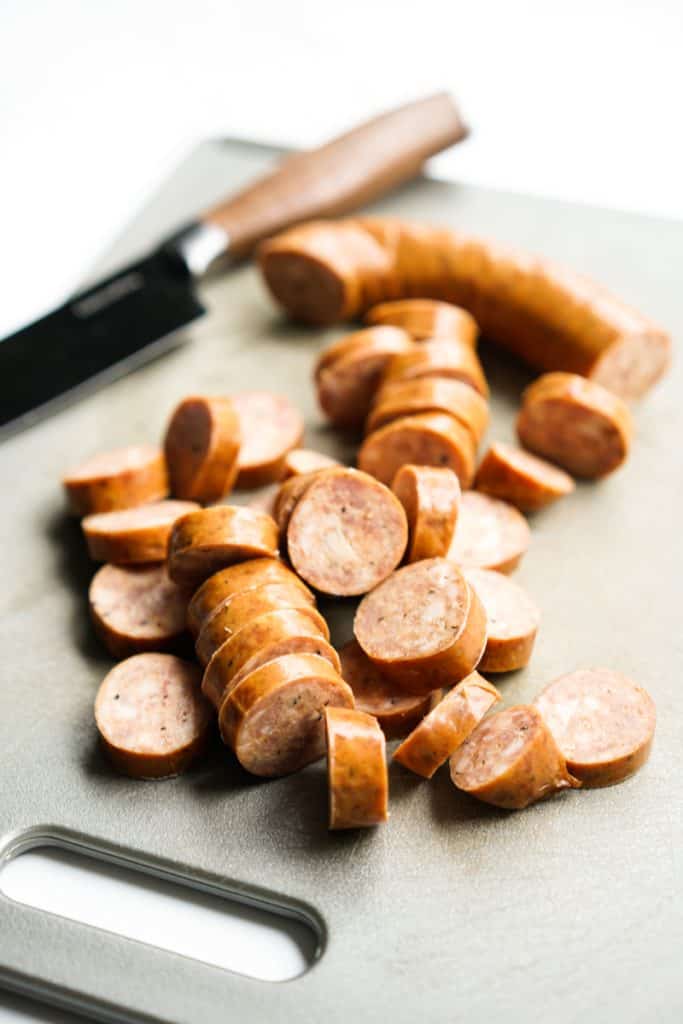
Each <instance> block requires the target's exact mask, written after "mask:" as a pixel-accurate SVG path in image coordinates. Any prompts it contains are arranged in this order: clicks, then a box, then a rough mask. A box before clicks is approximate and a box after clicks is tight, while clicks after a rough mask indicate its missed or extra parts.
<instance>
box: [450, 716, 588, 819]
mask: <svg viewBox="0 0 683 1024" xmlns="http://www.w3.org/2000/svg"><path fill="white" fill-rule="evenodd" d="M451 779H452V780H453V783H454V784H455V785H456V786H457V787H458V789H462V790H464V791H465V792H466V793H469V794H470V795H471V796H474V797H476V798H477V799H478V800H483V801H484V803H487V804H493V805H494V806H495V807H502V808H504V809H505V810H508V811H516V810H522V808H524V807H528V806H529V804H532V803H534V802H535V801H536V800H544V799H546V798H547V797H549V796H552V795H553V794H554V793H557V792H559V791H560V790H562V789H569V788H572V789H575V788H577V787H579V786H580V785H581V783H580V782H579V781H578V780H577V779H575V778H574V777H573V776H572V775H570V774H569V772H568V771H567V765H566V762H565V759H564V757H563V756H562V754H561V753H560V751H559V749H558V747H557V744H556V743H555V740H554V739H553V736H552V733H551V732H550V730H549V729H548V727H547V725H546V724H545V722H544V720H543V717H542V716H541V714H540V713H539V711H538V709H537V708H534V707H527V706H525V705H517V706H515V707H511V708H506V709H505V711H500V712H499V713H498V714H497V715H491V717H490V718H486V719H485V720H484V721H483V722H482V723H481V724H480V725H479V726H477V728H476V729H475V730H474V732H473V733H472V734H471V735H470V736H469V738H468V739H467V740H465V742H464V743H463V745H462V746H461V747H460V749H459V750H458V751H456V753H455V754H454V755H453V757H452V758H451Z"/></svg>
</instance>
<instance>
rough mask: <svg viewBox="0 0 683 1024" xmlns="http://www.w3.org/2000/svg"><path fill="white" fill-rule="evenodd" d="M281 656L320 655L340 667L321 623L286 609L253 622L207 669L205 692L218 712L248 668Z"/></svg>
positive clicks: (223, 647) (337, 667)
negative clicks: (235, 683)
mask: <svg viewBox="0 0 683 1024" xmlns="http://www.w3.org/2000/svg"><path fill="white" fill-rule="evenodd" d="M281 654H317V655H318V656H319V657H321V658H325V659H326V660H327V661H329V663H330V664H331V665H332V666H333V668H335V669H336V670H337V671H339V668H340V664H339V657H338V655H337V652H336V651H335V650H334V648H333V647H330V645H329V643H328V642H327V640H325V637H324V635H323V633H322V632H321V626H320V624H319V623H318V622H316V621H315V620H314V619H313V618H311V616H310V615H306V614H304V613H303V612H302V610H301V609H298V608H287V609H282V610H280V611H275V612H267V613H266V614H265V615H260V616H259V617H258V618H257V619H252V621H251V622H248V623H247V624H246V625H244V626H242V628H241V629H240V630H238V631H237V633H234V634H233V635H232V636H231V637H230V638H229V639H228V640H226V641H225V643H224V644H223V645H222V646H221V647H219V648H218V650H217V651H216V653H215V654H214V655H213V657H212V658H211V661H210V662H209V663H208V665H207V666H206V669H205V672H204V677H203V679H202V691H203V693H204V694H205V696H206V697H208V699H209V700H210V701H211V703H212V704H214V705H215V706H216V708H217V709H218V708H220V706H221V704H222V703H223V700H224V698H225V695H226V694H227V693H228V691H229V690H230V689H231V688H232V686H233V681H234V680H235V679H236V678H237V676H238V675H241V674H242V672H243V670H245V669H246V668H247V666H248V665H251V666H252V667H253V668H256V667H258V666H259V665H263V664H265V663H266V661H273V660H274V659H275V658H279V657H280V655H281Z"/></svg>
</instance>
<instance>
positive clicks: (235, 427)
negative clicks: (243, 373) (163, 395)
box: [164, 395, 241, 504]
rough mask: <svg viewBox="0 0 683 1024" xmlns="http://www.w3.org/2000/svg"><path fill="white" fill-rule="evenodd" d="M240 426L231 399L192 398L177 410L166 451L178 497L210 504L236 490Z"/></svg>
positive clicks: (195, 396) (173, 489)
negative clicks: (234, 487) (234, 486)
mask: <svg viewBox="0 0 683 1024" xmlns="http://www.w3.org/2000/svg"><path fill="white" fill-rule="evenodd" d="M240 443H241V435H240V423H239V419H238V418H237V413H236V411H235V408H234V406H233V404H232V402H231V401H230V399H229V398H223V397H215V398H209V397H206V396H202V395H192V396H191V397H189V398H185V399H184V400H183V401H182V402H181V403H180V404H179V405H178V406H176V408H175V409H174V411H173V414H172V416H171V419H170V420H169V424H168V427H167V428H166V436H165V439H164V452H165V454H166V463H167V465H168V472H169V476H170V479H171V491H172V493H173V495H174V496H175V497H176V498H183V499H185V500H188V501H198V502H201V503H202V504H208V503H209V502H212V501H218V500H219V498H222V497H223V495H224V494H228V492H229V491H230V490H231V489H232V486H233V484H234V482H235V478H236V476H237V457H238V455H239V450H240Z"/></svg>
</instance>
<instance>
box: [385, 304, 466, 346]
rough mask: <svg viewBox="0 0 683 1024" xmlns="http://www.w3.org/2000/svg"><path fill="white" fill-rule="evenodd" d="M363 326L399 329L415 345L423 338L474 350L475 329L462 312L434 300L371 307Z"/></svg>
mask: <svg viewBox="0 0 683 1024" xmlns="http://www.w3.org/2000/svg"><path fill="white" fill-rule="evenodd" d="M365 322H366V323H367V324H392V325H393V326H394V327H402V328H403V330H404V331H407V332H408V334H410V336H411V337H412V338H414V339H415V341H424V340H425V339H427V338H458V339H459V340H460V341H464V342H466V343H467V344H468V345H471V346H472V348H476V345H477V338H478V335H479V328H478V327H477V323H476V321H475V319H474V317H472V316H471V315H470V314H469V313H468V312H467V310H466V309H462V308H461V307H460V306H454V305H453V304H452V303H450V302H437V301H435V300H434V299H396V300H394V301H393V302H382V303H380V304H379V306H373V307H372V309H369V310H368V311H367V313H366V314H365Z"/></svg>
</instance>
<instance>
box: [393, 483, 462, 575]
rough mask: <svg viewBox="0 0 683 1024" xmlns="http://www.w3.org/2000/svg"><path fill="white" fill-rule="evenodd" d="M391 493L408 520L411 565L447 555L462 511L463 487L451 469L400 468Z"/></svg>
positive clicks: (408, 558)
mask: <svg viewBox="0 0 683 1024" xmlns="http://www.w3.org/2000/svg"><path fill="white" fill-rule="evenodd" d="M391 489H392V491H393V492H394V494H395V495H396V497H397V498H398V500H399V501H400V502H401V504H402V505H403V507H404V509H405V511H406V516H407V517H408V532H409V535H410V541H409V544H408V554H407V561H408V562H419V561H420V560H421V559H423V558H436V557H439V556H442V555H447V554H448V551H449V548H450V546H451V543H452V541H453V535H454V533H455V525H456V523H457V521H458V509H459V508H460V484H459V483H458V478H457V476H456V475H455V473H454V472H453V470H452V469H440V468H438V467H435V466H412V465H406V466H401V468H400V469H399V471H398V473H397V474H396V476H395V477H394V480H393V483H392V485H391Z"/></svg>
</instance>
